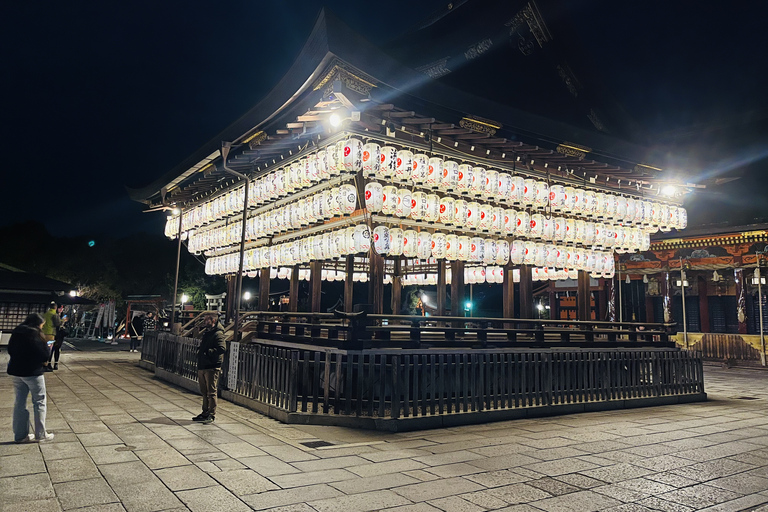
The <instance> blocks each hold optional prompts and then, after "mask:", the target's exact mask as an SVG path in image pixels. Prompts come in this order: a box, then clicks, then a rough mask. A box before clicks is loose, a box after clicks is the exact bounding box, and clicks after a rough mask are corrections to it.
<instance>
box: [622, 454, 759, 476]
mask: <svg viewBox="0 0 768 512" xmlns="http://www.w3.org/2000/svg"><path fill="white" fill-rule="evenodd" d="M766 463H768V460H767V461H766ZM632 464H634V465H635V466H640V467H641V468H646V469H650V470H651V471H656V472H661V471H670V470H672V469H677V468H681V467H684V466H690V465H692V463H691V461H690V459H683V458H681V457H675V456H674V455H660V456H658V457H649V458H638V459H637V460H635V461H633V462H632Z"/></svg>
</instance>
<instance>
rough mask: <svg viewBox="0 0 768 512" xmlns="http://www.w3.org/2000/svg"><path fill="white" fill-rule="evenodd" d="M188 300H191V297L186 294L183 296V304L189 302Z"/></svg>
mask: <svg viewBox="0 0 768 512" xmlns="http://www.w3.org/2000/svg"><path fill="white" fill-rule="evenodd" d="M188 300H189V297H188V296H187V295H186V294H184V295H182V296H181V302H187V301H188Z"/></svg>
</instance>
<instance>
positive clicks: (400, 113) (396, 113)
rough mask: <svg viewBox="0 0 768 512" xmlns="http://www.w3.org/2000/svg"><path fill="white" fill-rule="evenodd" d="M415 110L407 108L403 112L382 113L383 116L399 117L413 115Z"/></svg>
mask: <svg viewBox="0 0 768 512" xmlns="http://www.w3.org/2000/svg"><path fill="white" fill-rule="evenodd" d="M415 116H416V112H414V111H413V110H407V111H405V112H387V113H385V114H384V117H389V118H391V119H400V118H404V117H415Z"/></svg>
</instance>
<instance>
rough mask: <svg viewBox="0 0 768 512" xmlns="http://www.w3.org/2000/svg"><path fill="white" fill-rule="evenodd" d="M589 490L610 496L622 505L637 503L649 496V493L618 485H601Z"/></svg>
mask: <svg viewBox="0 0 768 512" xmlns="http://www.w3.org/2000/svg"><path fill="white" fill-rule="evenodd" d="M591 490H592V491H594V492H597V493H600V494H602V495H604V496H610V497H611V498H615V499H617V500H619V501H622V502H624V503H628V502H633V501H639V500H642V499H645V498H648V497H650V496H651V493H649V492H643V491H640V490H637V489H632V488H629V487H626V486H621V485H618V484H608V485H601V486H599V487H593V488H592V489H591Z"/></svg>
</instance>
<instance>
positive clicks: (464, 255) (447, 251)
mask: <svg viewBox="0 0 768 512" xmlns="http://www.w3.org/2000/svg"><path fill="white" fill-rule="evenodd" d="M370 245H371V234H370V232H369V230H368V227H367V226H365V225H358V226H351V227H349V228H346V229H341V230H336V231H332V232H329V233H324V234H322V235H317V236H310V237H307V238H303V239H299V240H294V241H292V242H286V243H283V244H277V245H274V246H271V247H258V248H254V249H249V250H248V251H246V252H245V259H244V261H243V268H244V269H245V270H246V271H252V270H256V269H260V268H266V267H275V268H277V267H280V266H292V265H296V264H300V263H308V262H309V261H324V260H329V259H333V258H340V257H342V256H346V255H350V254H360V253H366V252H368V250H369V249H370ZM373 245H374V248H375V250H376V251H377V252H378V253H379V254H386V255H390V256H400V255H403V256H405V257H406V258H420V259H428V258H430V257H431V258H436V259H448V260H460V261H469V262H478V263H485V264H486V265H493V264H496V265H505V264H506V263H507V262H509V261H511V262H512V263H513V264H528V265H532V266H547V267H554V268H561V269H565V268H567V269H576V270H587V271H589V272H604V271H606V270H608V269H610V270H612V269H613V267H614V261H613V253H611V252H607V251H595V250H589V249H583V248H578V247H575V246H564V245H554V244H544V243H541V242H534V241H522V240H514V241H513V242H511V243H510V242H508V241H507V240H496V239H493V238H485V239H484V238H481V237H467V236H456V235H447V236H446V235H445V234H443V233H434V234H431V233H428V232H425V231H422V232H417V231H415V230H405V231H404V230H402V229H399V228H394V229H389V228H387V227H386V226H377V227H376V228H375V229H374V230H373ZM233 254H234V256H233V255H232V254H230V255H224V256H214V257H211V258H209V259H208V261H206V270H212V273H214V274H226V273H232V272H236V271H237V268H236V267H232V265H233V264H234V265H236V264H237V254H238V253H233ZM233 261H234V263H233ZM214 269H215V270H214Z"/></svg>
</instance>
